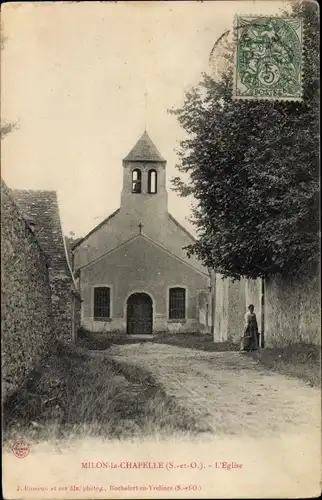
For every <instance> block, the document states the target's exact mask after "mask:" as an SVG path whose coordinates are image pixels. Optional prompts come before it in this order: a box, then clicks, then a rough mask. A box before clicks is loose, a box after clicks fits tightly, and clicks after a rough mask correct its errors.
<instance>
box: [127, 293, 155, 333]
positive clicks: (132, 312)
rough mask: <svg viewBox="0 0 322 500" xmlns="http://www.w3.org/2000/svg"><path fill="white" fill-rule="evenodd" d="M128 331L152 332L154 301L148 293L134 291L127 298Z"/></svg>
mask: <svg viewBox="0 0 322 500" xmlns="http://www.w3.org/2000/svg"><path fill="white" fill-rule="evenodd" d="M126 316H127V317H126V325H127V333H128V334H130V335H141V334H145V335H147V334H152V323H153V303H152V299H151V297H150V296H149V295H148V294H147V293H132V295H130V297H129V298H128V300H127V315H126Z"/></svg>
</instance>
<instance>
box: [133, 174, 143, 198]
mask: <svg viewBox="0 0 322 500" xmlns="http://www.w3.org/2000/svg"><path fill="white" fill-rule="evenodd" d="M141 178H142V174H141V170H139V169H138V168H136V169H135V170H133V172H132V193H141Z"/></svg>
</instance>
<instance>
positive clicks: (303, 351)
mask: <svg viewBox="0 0 322 500" xmlns="http://www.w3.org/2000/svg"><path fill="white" fill-rule="evenodd" d="M246 356H251V357H253V358H254V359H255V358H256V359H259V362H260V365H262V366H263V365H264V366H265V367H266V368H270V369H271V370H273V371H275V372H278V373H281V374H283V375H287V376H289V377H295V378H298V379H301V380H304V382H306V383H307V384H309V385H311V386H312V387H313V386H315V387H319V386H320V385H321V352H320V347H318V346H316V345H308V344H299V343H297V344H290V345H288V346H286V347H265V349H262V350H261V351H260V352H259V354H258V353H247V354H246Z"/></svg>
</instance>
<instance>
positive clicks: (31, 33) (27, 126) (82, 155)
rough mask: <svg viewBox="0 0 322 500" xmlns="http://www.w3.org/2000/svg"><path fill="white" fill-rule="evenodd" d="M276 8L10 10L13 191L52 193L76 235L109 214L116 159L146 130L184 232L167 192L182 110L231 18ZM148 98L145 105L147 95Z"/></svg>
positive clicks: (8, 154)
mask: <svg viewBox="0 0 322 500" xmlns="http://www.w3.org/2000/svg"><path fill="white" fill-rule="evenodd" d="M286 5H287V3H286V2H282V1H274V0H271V1H265V0H262V1H253V2H246V1H245V2H244V1H242V0H239V1H235V2H234V1H207V2H192V1H190V2H156V1H155V2H115V3H112V2H109V3H103V2H97V3H96V2H82V3H70V2H60V3H51V2H44V3H37V2H35V3H32V2H25V3H21V4H19V3H11V4H10V3H7V4H4V5H3V7H2V31H3V36H4V37H5V41H4V48H3V50H2V54H1V59H2V61H1V115H2V121H3V122H17V124H18V128H17V129H16V130H14V131H13V132H11V133H10V134H9V135H8V136H6V137H5V138H4V139H3V140H2V144H1V148H2V152H1V163H2V177H3V178H4V180H5V182H6V183H7V185H8V186H9V187H10V188H17V189H48V190H56V191H57V195H58V201H59V208H60V216H61V220H62V226H63V230H64V233H65V234H66V235H68V234H69V232H70V231H72V232H73V233H75V236H76V237H80V236H83V235H85V234H86V233H87V232H89V231H90V230H91V229H92V228H93V227H94V226H96V225H97V224H98V223H99V222H100V221H102V220H103V219H104V218H105V217H107V216H108V215H109V214H110V213H112V212H113V211H114V210H116V209H117V208H118V207H119V204H120V193H121V189H122V175H123V172H122V159H123V158H124V157H125V156H126V155H127V154H128V152H129V151H130V150H131V148H132V147H133V146H134V144H135V143H136V142H137V140H138V139H139V137H140V136H141V135H142V133H143V131H144V129H145V127H146V129H147V131H148V133H149V135H150V137H151V139H152V140H153V142H154V143H155V145H156V146H157V148H158V149H159V151H160V152H161V154H162V155H163V156H164V158H165V159H166V160H167V183H168V184H167V185H168V192H169V211H170V212H171V213H172V214H173V215H174V216H175V217H176V218H177V219H178V221H179V222H181V223H183V224H184V225H185V227H187V228H188V229H189V230H192V231H193V228H192V227H191V225H190V224H189V222H188V218H189V216H190V213H189V201H188V200H186V199H182V198H180V197H179V196H178V195H177V194H176V193H174V192H173V191H171V185H170V179H171V178H172V177H174V176H175V175H177V174H178V172H177V171H176V169H175V165H176V163H177V155H176V152H175V150H176V148H178V145H179V144H178V143H179V141H180V140H182V139H183V138H184V137H185V133H184V131H183V130H182V129H181V127H180V125H179V124H178V122H177V120H176V118H175V116H173V115H170V114H169V113H168V111H167V110H168V109H171V108H177V107H180V106H181V105H182V103H183V100H184V95H185V92H186V91H187V90H189V89H190V88H191V87H193V86H195V85H197V84H198V82H199V81H200V79H201V73H202V72H204V71H205V72H211V68H210V65H209V55H210V52H211V50H212V48H213V46H214V44H215V42H216V41H217V39H218V38H219V37H220V36H221V35H222V34H223V33H224V32H225V31H227V30H229V29H231V28H232V26H233V18H234V15H235V14H236V13H244V14H255V13H256V14H276V13H277V12H278V11H279V9H281V8H283V7H284V8H285V7H286ZM145 94H147V97H146V96H145Z"/></svg>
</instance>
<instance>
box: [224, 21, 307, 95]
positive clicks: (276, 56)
mask: <svg viewBox="0 0 322 500" xmlns="http://www.w3.org/2000/svg"><path fill="white" fill-rule="evenodd" d="M235 42H236V43H235V68H234V69H235V74H234V89H233V97H234V98H235V99H254V100H256V99H275V100H286V101H287V100H288V101H293V100H294V101H298V100H301V98H302V64H303V61H302V59H303V58H302V43H303V26H302V20H301V19H295V18H287V17H264V16H263V17H262V16H236V18H235Z"/></svg>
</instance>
